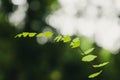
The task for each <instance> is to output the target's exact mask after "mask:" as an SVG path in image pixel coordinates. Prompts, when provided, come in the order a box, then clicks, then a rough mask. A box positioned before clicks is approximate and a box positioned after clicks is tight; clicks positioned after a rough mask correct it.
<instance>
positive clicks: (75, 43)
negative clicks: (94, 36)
mask: <svg viewBox="0 0 120 80" xmlns="http://www.w3.org/2000/svg"><path fill="white" fill-rule="evenodd" d="M70 46H71V47H72V48H77V47H79V46H80V39H79V38H75V39H73V40H72V42H71V43H70Z"/></svg>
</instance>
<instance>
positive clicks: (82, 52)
mask: <svg viewBox="0 0 120 80" xmlns="http://www.w3.org/2000/svg"><path fill="white" fill-rule="evenodd" d="M79 50H80V52H81V54H82V55H84V54H85V53H84V51H83V50H82V49H81V48H80V47H79Z"/></svg>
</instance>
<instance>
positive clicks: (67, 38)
mask: <svg viewBox="0 0 120 80" xmlns="http://www.w3.org/2000/svg"><path fill="white" fill-rule="evenodd" d="M70 41H71V38H70V36H68V35H66V36H64V37H63V42H64V43H66V42H70Z"/></svg>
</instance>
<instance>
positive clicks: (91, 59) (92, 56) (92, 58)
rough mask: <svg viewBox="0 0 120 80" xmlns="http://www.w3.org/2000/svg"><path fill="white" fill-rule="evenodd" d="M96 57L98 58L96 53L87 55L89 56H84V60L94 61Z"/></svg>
mask: <svg viewBox="0 0 120 80" xmlns="http://www.w3.org/2000/svg"><path fill="white" fill-rule="evenodd" d="M95 58H97V56H95V55H87V56H84V57H83V58H82V61H84V62H91V61H93V60H94V59H95Z"/></svg>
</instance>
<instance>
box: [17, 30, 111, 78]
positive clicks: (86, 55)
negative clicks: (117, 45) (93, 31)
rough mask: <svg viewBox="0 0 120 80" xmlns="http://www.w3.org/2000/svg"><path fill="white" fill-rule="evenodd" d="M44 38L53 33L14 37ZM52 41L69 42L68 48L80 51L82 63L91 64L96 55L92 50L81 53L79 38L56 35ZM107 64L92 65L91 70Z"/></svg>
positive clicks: (94, 74)
mask: <svg viewBox="0 0 120 80" xmlns="http://www.w3.org/2000/svg"><path fill="white" fill-rule="evenodd" d="M43 36H44V37H46V38H51V37H52V36H53V33H52V32H50V31H47V32H43V33H38V34H37V33H35V32H23V33H20V34H17V35H16V36H15V38H21V37H24V38H25V37H30V38H32V37H43ZM54 41H55V42H60V41H62V42H63V43H67V42H69V43H70V47H71V48H74V49H78V48H79V50H80V51H81V54H82V59H81V61H83V62H92V61H94V60H95V59H96V58H97V56H96V55H93V54H90V53H91V52H92V51H93V50H94V48H90V49H88V50H86V51H83V50H82V49H81V48H80V39H79V37H76V38H73V39H72V38H71V37H70V36H69V35H58V36H56V37H55V38H54ZM108 63H109V62H104V63H101V64H97V65H92V67H93V68H95V69H96V68H100V67H104V66H106V65H107V64H108ZM102 72H103V70H100V71H99V72H95V73H93V74H90V75H89V76H88V78H95V77H97V76H99V75H100V74H101V73H102Z"/></svg>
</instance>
